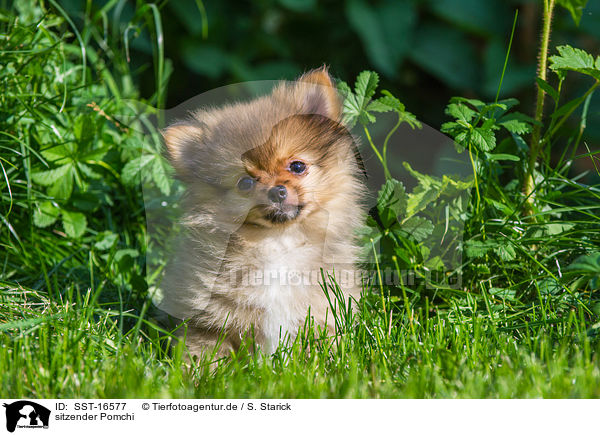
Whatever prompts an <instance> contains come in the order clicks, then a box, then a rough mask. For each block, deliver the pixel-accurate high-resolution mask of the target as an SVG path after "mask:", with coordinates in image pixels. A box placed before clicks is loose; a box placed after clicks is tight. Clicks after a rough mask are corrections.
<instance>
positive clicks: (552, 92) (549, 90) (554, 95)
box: [535, 77, 559, 101]
mask: <svg viewBox="0 0 600 435" xmlns="http://www.w3.org/2000/svg"><path fill="white" fill-rule="evenodd" d="M535 81H536V82H537V84H538V85H539V87H540V88H542V90H543V91H544V92H545V93H547V94H548V95H550V97H551V98H552V99H553V100H554V101H558V98H559V94H558V91H557V90H556V89H554V88H553V87H552V86H550V85H549V84H548V82H547V81H545V80H542V79H541V78H539V77H536V78H535Z"/></svg>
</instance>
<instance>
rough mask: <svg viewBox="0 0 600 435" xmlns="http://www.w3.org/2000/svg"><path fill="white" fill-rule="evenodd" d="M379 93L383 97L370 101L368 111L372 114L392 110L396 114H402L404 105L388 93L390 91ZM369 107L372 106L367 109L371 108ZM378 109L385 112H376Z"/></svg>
mask: <svg viewBox="0 0 600 435" xmlns="http://www.w3.org/2000/svg"><path fill="white" fill-rule="evenodd" d="M381 93H382V94H383V95H384V96H383V97H380V98H378V99H377V100H374V101H372V102H371V104H369V106H368V107H367V109H368V110H373V111H374V112H378V111H379V112H389V111H390V110H393V111H395V112H398V113H402V112H404V109H405V107H404V104H402V103H401V102H400V100H399V99H398V98H396V97H394V96H393V95H392V94H391V93H390V91H386V90H385V89H384V90H383V91H381ZM373 103H375V104H373ZM371 105H373V106H374V107H373V108H372V109H370V108H369V107H371ZM378 108H381V109H385V110H377V109H378Z"/></svg>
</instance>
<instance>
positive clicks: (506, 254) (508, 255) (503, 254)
mask: <svg viewBox="0 0 600 435" xmlns="http://www.w3.org/2000/svg"><path fill="white" fill-rule="evenodd" d="M494 252H495V253H496V254H497V255H498V256H499V257H500V258H501V259H502V260H504V261H512V260H514V259H515V258H516V257H517V253H516V252H515V248H513V246H512V245H510V244H508V243H507V244H500V245H498V246H497V247H495V248H494Z"/></svg>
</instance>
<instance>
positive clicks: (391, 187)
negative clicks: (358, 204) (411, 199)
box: [377, 179, 407, 219]
mask: <svg viewBox="0 0 600 435" xmlns="http://www.w3.org/2000/svg"><path fill="white" fill-rule="evenodd" d="M406 206H407V197H406V189H405V188H404V185H403V184H402V183H401V182H400V181H398V180H396V179H390V180H387V181H386V182H385V184H384V185H383V186H382V187H381V190H380V191H379V193H378V194H377V210H378V211H379V213H380V214H381V213H383V212H384V210H385V209H386V208H389V209H391V210H392V211H393V213H394V214H395V218H396V219H398V217H400V216H403V215H404V214H405V213H406Z"/></svg>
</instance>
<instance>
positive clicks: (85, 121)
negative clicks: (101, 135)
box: [73, 114, 96, 146]
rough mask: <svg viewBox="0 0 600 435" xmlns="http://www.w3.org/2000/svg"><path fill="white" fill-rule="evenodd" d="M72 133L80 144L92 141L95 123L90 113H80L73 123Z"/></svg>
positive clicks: (83, 144)
mask: <svg viewBox="0 0 600 435" xmlns="http://www.w3.org/2000/svg"><path fill="white" fill-rule="evenodd" d="M73 134H74V135H75V140H76V141H77V142H78V143H79V145H80V146H86V145H88V144H90V143H91V142H92V140H93V139H94V136H95V135H96V125H95V123H94V120H93V118H91V116H90V115H87V114H86V115H80V116H78V117H77V118H76V119H75V122H74V123H73Z"/></svg>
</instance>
